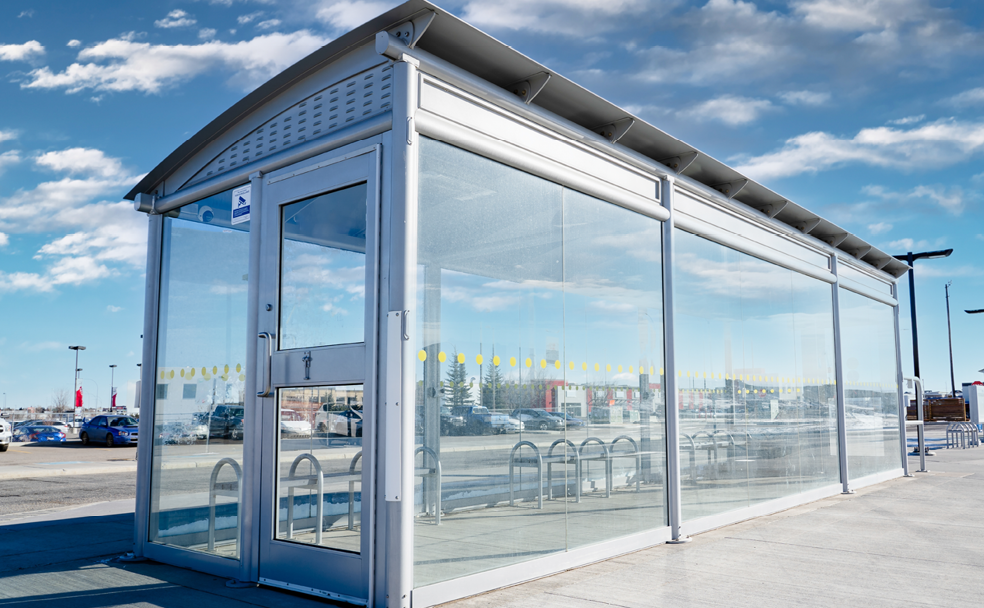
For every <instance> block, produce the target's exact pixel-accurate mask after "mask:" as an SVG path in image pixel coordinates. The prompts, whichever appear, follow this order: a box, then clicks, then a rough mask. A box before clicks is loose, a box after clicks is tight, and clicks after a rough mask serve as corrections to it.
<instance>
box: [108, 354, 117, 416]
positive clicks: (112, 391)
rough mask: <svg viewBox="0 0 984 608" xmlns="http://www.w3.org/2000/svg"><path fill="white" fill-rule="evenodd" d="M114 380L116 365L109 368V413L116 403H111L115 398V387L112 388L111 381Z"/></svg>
mask: <svg viewBox="0 0 984 608" xmlns="http://www.w3.org/2000/svg"><path fill="white" fill-rule="evenodd" d="M115 379H116V365H115V364H113V365H110V366H109V411H110V412H112V411H113V406H114V405H116V403H114V402H113V397H115V396H116V390H115V387H114V386H113V381H114V380H115Z"/></svg>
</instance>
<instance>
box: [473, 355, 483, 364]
mask: <svg viewBox="0 0 984 608" xmlns="http://www.w3.org/2000/svg"><path fill="white" fill-rule="evenodd" d="M482 361H485V358H484V357H482V355H475V363H478V364H479V365H481V364H482Z"/></svg>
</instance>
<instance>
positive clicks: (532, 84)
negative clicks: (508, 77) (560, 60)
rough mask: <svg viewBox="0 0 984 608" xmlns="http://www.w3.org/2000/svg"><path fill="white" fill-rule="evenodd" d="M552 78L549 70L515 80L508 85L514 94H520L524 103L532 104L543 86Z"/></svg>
mask: <svg viewBox="0 0 984 608" xmlns="http://www.w3.org/2000/svg"><path fill="white" fill-rule="evenodd" d="M549 80H550V74H549V73H548V72H537V73H536V74H533V75H532V76H530V77H529V78H524V79H523V80H520V81H519V82H514V83H513V84H511V85H509V86H508V87H506V89H507V90H509V91H512V92H513V94H515V95H518V96H519V98H520V99H522V100H523V103H525V104H526V105H530V102H531V101H533V98H534V97H536V96H537V95H539V94H540V91H542V90H543V87H545V86H547V82H549Z"/></svg>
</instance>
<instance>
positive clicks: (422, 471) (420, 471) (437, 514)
mask: <svg viewBox="0 0 984 608" xmlns="http://www.w3.org/2000/svg"><path fill="white" fill-rule="evenodd" d="M361 453H362V452H359V454H361ZM420 453H423V454H426V455H428V456H430V457H431V458H432V459H433V460H434V466H433V467H430V468H428V467H427V466H426V456H425V458H424V459H423V460H424V462H422V463H421V464H423V465H424V466H423V467H420V468H414V474H415V475H416V476H417V477H425V478H426V477H433V478H435V479H436V480H437V492H435V498H434V525H435V526H440V525H441V460H440V459H439V458H438V457H437V452H435V451H434V450H432V449H431V448H429V447H427V446H423V445H422V446H420V447H418V448H417V449H416V450H414V451H413V459H414V461H416V460H417V454H420ZM510 472H511V470H510ZM510 489H511V486H510ZM429 507H430V505H429V504H426V499H425V504H424V513H427V509H428V508H429Z"/></svg>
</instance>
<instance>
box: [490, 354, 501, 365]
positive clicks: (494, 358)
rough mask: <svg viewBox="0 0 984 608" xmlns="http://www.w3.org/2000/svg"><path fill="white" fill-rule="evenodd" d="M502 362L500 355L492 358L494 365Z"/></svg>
mask: <svg viewBox="0 0 984 608" xmlns="http://www.w3.org/2000/svg"><path fill="white" fill-rule="evenodd" d="M500 361H501V359H499V355H496V356H494V357H492V365H499V362H500Z"/></svg>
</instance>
